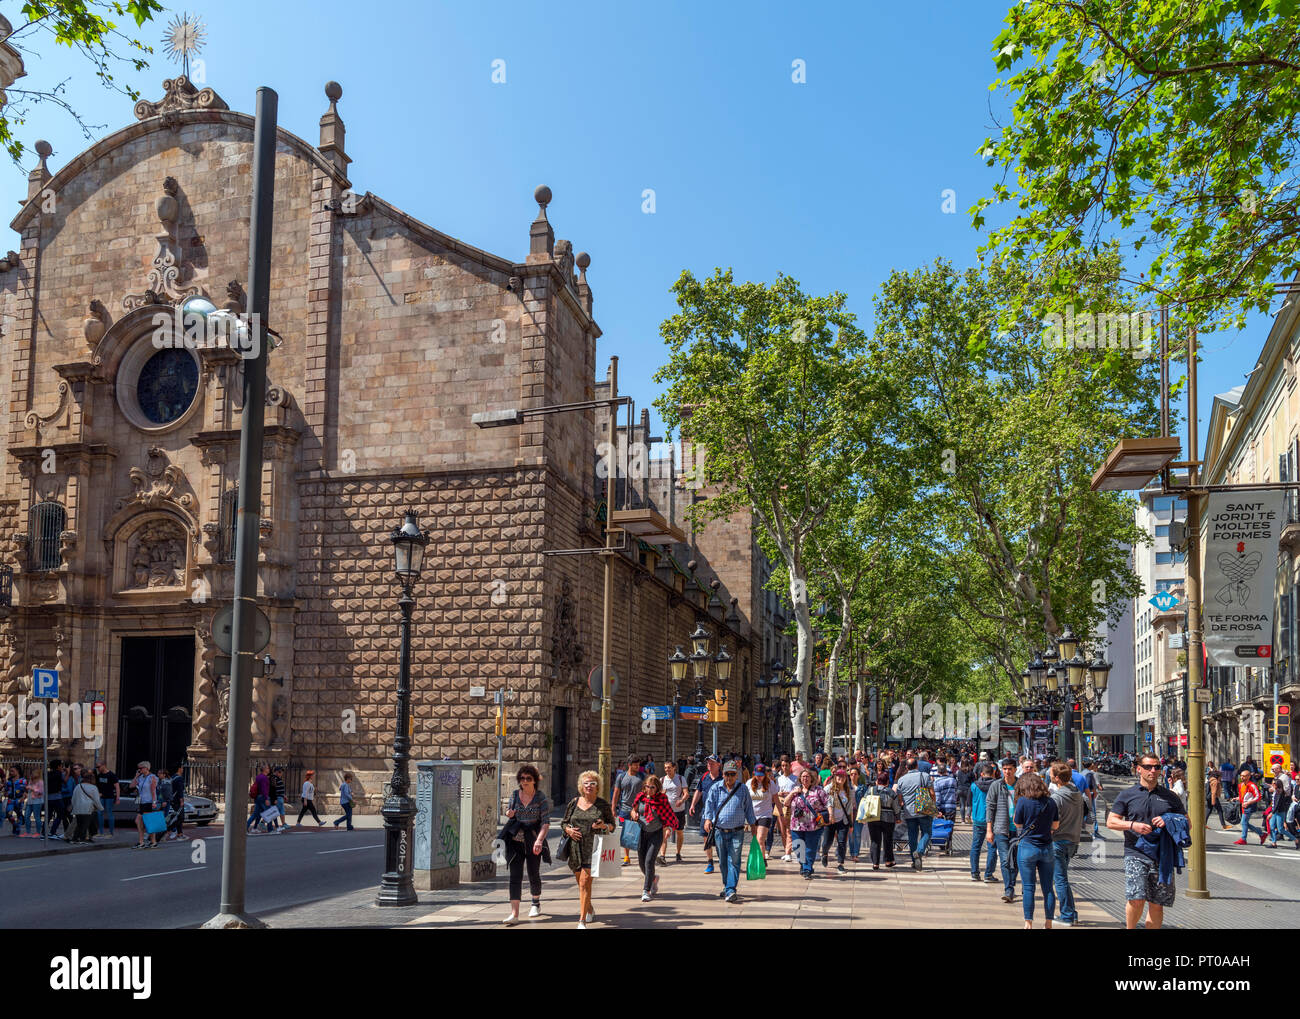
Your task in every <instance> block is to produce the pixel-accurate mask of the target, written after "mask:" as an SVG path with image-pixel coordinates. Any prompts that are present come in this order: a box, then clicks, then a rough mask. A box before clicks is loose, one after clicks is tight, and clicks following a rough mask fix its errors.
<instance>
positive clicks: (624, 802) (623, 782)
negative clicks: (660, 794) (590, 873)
mask: <svg viewBox="0 0 1300 1019" xmlns="http://www.w3.org/2000/svg"><path fill="white" fill-rule="evenodd" d="M643 785H645V776H644V775H643V774H641V762H640V761H639V760H638V759H637V758H635V757H629V758H628V759H627V770H626V771H624V772H623V774H622V776H621V777H620V778H619V780H618V784H617V785H616V786H615V787H614V791H615V792H616V793H617V794H618V795H617V798H616V799H615V801H614V813H615V814H617V815H618V817H619V820H621V821H624V822H626V821H627V819H628V817H629V816H631V814H632V801H633V800H635V799H636V797H637V793H639V792H640V791H641V787H642V786H643ZM631 862H632V857H631V856H630V855H629V852H628V850H627V849H624V850H623V866H624V867H626V866H627V865H628V864H629V863H631Z"/></svg>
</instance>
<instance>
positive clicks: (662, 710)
mask: <svg viewBox="0 0 1300 1019" xmlns="http://www.w3.org/2000/svg"><path fill="white" fill-rule="evenodd" d="M641 717H642V718H643V719H646V718H653V719H654V720H655V721H657V722H669V721H672V717H673V706H672V705H671V704H652V705H648V706H647V707H644V708H642V709H641Z"/></svg>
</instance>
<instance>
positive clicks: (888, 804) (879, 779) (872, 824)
mask: <svg viewBox="0 0 1300 1019" xmlns="http://www.w3.org/2000/svg"><path fill="white" fill-rule="evenodd" d="M866 790H867V791H866V795H865V796H863V798H862V804H861V807H860V808H859V810H858V817H859V818H861V819H863V820H864V821H865V822H866V826H867V838H868V839H869V840H870V843H871V869H872V870H879V869H880V856H881V850H882V849H883V850H884V857H885V866H886V867H892V866H893V865H894V825H896V824H897V823H898V804H897V801H896V800H895V799H894V790H893V789H892V788H891V787H890V784H889V772H888V771H886V770H884V768H881V770H880V771H877V772H876V780H875V782H874V784H871V785H868V786H867V787H866ZM873 799H874V801H875V803H874V808H875V809H874V810H873V809H872V806H873V804H872V802H871V801H872V800H873ZM873 814H874V815H875V816H874V817H873V816H872V815H873Z"/></svg>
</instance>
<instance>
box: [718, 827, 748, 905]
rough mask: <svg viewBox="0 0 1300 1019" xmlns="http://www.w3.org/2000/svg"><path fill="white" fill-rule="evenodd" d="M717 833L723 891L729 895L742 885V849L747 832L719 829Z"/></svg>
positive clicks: (743, 830) (740, 829) (741, 829)
mask: <svg viewBox="0 0 1300 1019" xmlns="http://www.w3.org/2000/svg"><path fill="white" fill-rule="evenodd" d="M717 831H718V838H717V843H716V845H717V850H718V862H719V863H720V864H722V891H723V892H724V893H726V894H729V893H731V892H734V891H735V890H736V885H737V884H739V883H740V849H741V846H743V845H744V843H745V834H746V832H745V829H744V828H737V829H736V830H735V831H723V830H722V829H721V828H719V829H718V830H717Z"/></svg>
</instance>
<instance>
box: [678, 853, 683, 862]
mask: <svg viewBox="0 0 1300 1019" xmlns="http://www.w3.org/2000/svg"><path fill="white" fill-rule="evenodd" d="M677 862H678V863H681V862H682V854H681V853H678V854H677Z"/></svg>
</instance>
